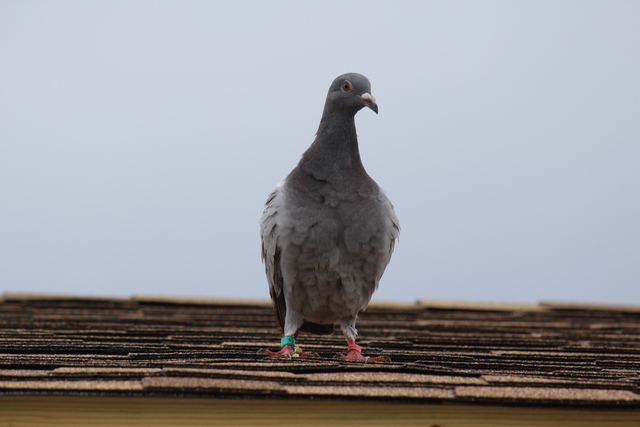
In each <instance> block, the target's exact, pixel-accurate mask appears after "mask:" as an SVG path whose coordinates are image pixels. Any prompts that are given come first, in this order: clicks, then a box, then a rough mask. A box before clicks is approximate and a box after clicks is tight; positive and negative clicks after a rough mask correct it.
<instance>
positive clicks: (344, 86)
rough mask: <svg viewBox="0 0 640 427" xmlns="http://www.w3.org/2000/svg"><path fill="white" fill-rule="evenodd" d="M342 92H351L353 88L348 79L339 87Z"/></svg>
mask: <svg viewBox="0 0 640 427" xmlns="http://www.w3.org/2000/svg"><path fill="white" fill-rule="evenodd" d="M341 89H342V91H343V92H351V90H353V85H352V84H351V82H350V81H349V80H345V81H344V82H343V83H342V87H341Z"/></svg>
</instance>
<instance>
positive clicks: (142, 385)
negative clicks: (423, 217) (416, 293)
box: [0, 294, 640, 408]
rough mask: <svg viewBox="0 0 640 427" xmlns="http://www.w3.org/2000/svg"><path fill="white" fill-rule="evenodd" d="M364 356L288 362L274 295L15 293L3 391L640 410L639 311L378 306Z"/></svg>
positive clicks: (318, 339) (319, 341)
mask: <svg viewBox="0 0 640 427" xmlns="http://www.w3.org/2000/svg"><path fill="white" fill-rule="evenodd" d="M358 329H359V332H360V335H359V337H360V339H359V344H360V345H362V346H363V354H365V355H379V354H382V355H386V356H389V357H390V358H391V360H392V362H391V363H375V364H373V363H369V364H364V363H357V362H345V361H341V360H335V359H334V358H333V356H334V355H335V354H336V353H344V351H345V350H346V344H345V342H344V339H343V338H342V336H340V334H336V335H334V336H313V335H306V334H301V335H300V336H299V337H298V340H297V341H298V343H299V344H300V345H301V346H302V347H303V348H304V349H305V350H312V351H315V352H317V353H319V354H320V357H318V358H293V359H275V358H270V357H268V356H265V355H264V354H262V353H260V350H261V349H264V348H270V349H272V350H273V349H277V348H278V347H279V342H280V330H279V329H278V328H277V326H276V321H275V318H274V315H273V310H272V308H271V304H270V302H267V301H248V300H247V301H242V300H223V299H196V298H193V299H190V298H170V297H144V296H141V297H132V298H121V299H117V298H82V297H50V296H38V295H16V294H13V295H11V294H6V295H5V296H4V297H3V298H2V300H1V301H0V343H1V347H0V395H12V394H52V395H54V394H55V395H58V394H69V395H72V394H82V395H87V394H89V395H114V396H131V395H135V396H195V397H250V398H271V399H337V400H350V399H356V400H374V401H376V400H383V401H399V402H407V401H409V402H438V403H440V402H444V403H449V402H450V403H464V404H500V405H508V404H517V405H538V406H563V407H582V406H589V407H603V408H607V407H618V408H619V407H628V408H640V307H639V306H605V305H584V304H582V305H579V304H557V303H556V304H554V303H540V304H535V305H526V304H481V303H461V302H435V301H418V302H416V303H412V304H392V303H374V304H371V305H370V307H369V309H368V310H367V311H366V312H364V313H362V314H361V316H360V319H359V321H358Z"/></svg>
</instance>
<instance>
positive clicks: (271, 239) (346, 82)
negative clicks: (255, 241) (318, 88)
mask: <svg viewBox="0 0 640 427" xmlns="http://www.w3.org/2000/svg"><path fill="white" fill-rule="evenodd" d="M363 107H369V108H370V109H372V110H373V111H375V112H376V113H378V105H377V104H376V100H375V98H374V97H373V96H372V95H371V84H370V83H369V80H368V79H367V78H366V77H365V76H363V75H361V74H356V73H348V74H343V75H341V76H339V77H338V78H336V79H335V80H334V81H333V83H332V84H331V87H330V88H329V93H328V94H327V100H326V102H325V106H324V111H323V113H322V119H321V120H320V126H319V128H318V132H317V134H316V139H315V141H314V142H313V144H311V146H310V147H309V148H308V149H307V151H305V152H304V154H303V155H302V159H300V162H299V163H298V165H297V166H296V167H295V168H294V169H293V171H291V173H290V174H289V176H287V178H286V179H285V180H284V181H283V182H281V183H280V184H278V186H276V188H275V189H274V190H273V192H272V193H271V194H270V195H269V197H268V199H267V202H266V207H265V210H264V213H263V214H262V218H261V220H260V235H261V237H262V260H263V261H264V263H265V270H266V273H267V279H268V281H269V293H270V295H271V299H272V300H273V306H274V309H275V313H276V317H277V320H278V323H279V324H280V327H281V328H282V329H283V330H284V337H283V338H282V341H281V345H282V348H281V350H280V351H278V352H271V351H268V350H267V353H268V354H269V355H271V356H292V355H294V354H296V351H297V354H298V355H300V356H311V355H313V353H308V352H301V351H299V350H298V349H297V348H296V345H295V340H294V337H295V336H296V335H297V333H298V332H300V331H303V332H310V333H315V334H331V333H333V325H334V324H335V323H339V324H340V329H341V330H342V333H343V334H344V336H345V338H346V339H347V342H348V348H347V354H346V355H341V356H339V357H340V358H342V359H345V360H358V361H367V360H371V361H383V360H387V358H385V357H377V358H371V359H370V358H367V357H364V356H362V353H361V347H360V346H358V345H357V344H356V343H355V339H356V335H357V330H356V318H357V316H358V313H359V312H360V311H362V310H364V309H365V308H366V307H367V305H368V304H369V300H370V299H371V295H372V294H373V292H374V291H375V290H376V289H377V288H378V282H379V281H380V277H381V276H382V273H383V272H384V270H385V268H386V266H387V264H388V263H389V260H390V259H391V253H392V252H393V247H394V244H395V242H396V240H397V238H398V233H399V230H400V226H399V223H398V218H397V217H396V215H395V213H394V209H393V205H392V204H391V202H390V201H389V199H388V198H387V196H386V195H385V193H384V192H383V191H382V189H381V188H380V187H379V186H378V184H377V183H376V182H375V181H374V180H373V179H372V178H371V177H370V176H369V175H368V174H367V172H366V171H365V169H364V166H363V165H362V161H361V160H360V152H359V150H358V139H357V136H356V125H355V114H356V113H357V112H358V111H359V110H360V109H362V108H363Z"/></svg>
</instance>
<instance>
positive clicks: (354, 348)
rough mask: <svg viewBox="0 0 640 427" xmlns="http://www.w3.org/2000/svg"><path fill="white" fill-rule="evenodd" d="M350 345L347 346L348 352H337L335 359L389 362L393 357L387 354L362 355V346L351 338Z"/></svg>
mask: <svg viewBox="0 0 640 427" xmlns="http://www.w3.org/2000/svg"><path fill="white" fill-rule="evenodd" d="M348 341H349V347H347V354H346V355H344V354H337V355H336V357H335V359H339V360H346V361H350V362H364V363H368V362H373V363H389V362H391V359H390V358H389V357H387V356H376V357H369V356H363V355H362V347H360V346H359V345H358V344H356V342H355V341H354V340H353V339H349V340H348Z"/></svg>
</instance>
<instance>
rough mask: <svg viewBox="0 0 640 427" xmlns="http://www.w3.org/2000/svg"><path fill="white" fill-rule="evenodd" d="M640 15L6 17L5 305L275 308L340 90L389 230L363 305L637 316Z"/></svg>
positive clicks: (595, 9) (638, 5)
mask: <svg viewBox="0 0 640 427" xmlns="http://www.w3.org/2000/svg"><path fill="white" fill-rule="evenodd" d="M638 22H640V2H637V1H619V0H618V1H616V0H609V1H589V0H578V1H544V0H543V1H517V2H514V1H481V2H477V1H456V0H445V1H394V2H380V1H340V2H334V1H322V2H295V1H292V2H285V1H271V2H260V1H255V2H252V1H234V2H215V1H190V0H180V1H162V0H160V1H91V2H86V1H33V0H22V1H7V0H0V203H1V204H0V291H1V292H21V293H23V292H28V293H48V294H51V293H53V294H77V295H100V296H129V295H134V294H154V295H155V294H159V295H181V296H202V297H233V298H252V299H267V298H268V286H267V281H266V278H265V274H264V267H263V265H262V263H261V260H260V238H259V227H258V221H259V219H260V216H261V214H262V210H263V204H264V201H265V199H266V196H267V195H268V193H269V192H270V191H271V190H272V189H273V187H274V186H275V185H276V184H277V183H278V182H279V181H281V180H282V179H283V178H284V177H285V176H286V175H287V174H288V173H289V171H290V170H291V169H292V168H293V167H294V166H295V165H296V163H297V162H298V160H299V158H300V155H301V154H302V152H304V151H305V150H306V148H307V147H308V146H309V144H310V143H311V142H312V141H313V139H314V136H315V132H316V130H317V126H318V123H319V120H320V116H321V113H322V109H323V106H324V100H325V97H326V93H327V90H328V88H329V85H330V83H331V82H332V81H333V79H334V78H335V77H337V76H338V75H340V74H342V73H345V72H359V73H362V74H364V75H366V76H367V77H368V78H369V80H370V81H371V85H372V93H373V95H374V96H375V97H376V99H377V102H378V105H379V108H380V114H379V115H376V114H374V113H373V112H371V111H370V110H368V109H365V110H362V111H360V112H359V113H358V115H357V116H356V126H357V130H358V137H359V142H360V152H361V156H362V160H363V163H364V165H365V168H366V169H367V171H368V173H369V174H370V175H371V176H372V177H373V178H374V179H375V180H376V181H377V182H378V183H379V184H380V185H381V186H382V187H383V188H384V189H385V191H386V193H387V195H388V196H389V198H390V199H391V200H392V202H393V203H394V205H395V207H396V212H397V214H398V217H399V218H400V222H401V226H402V232H401V236H400V241H399V243H398V244H397V245H396V250H395V253H394V255H393V258H392V260H391V263H390V264H389V266H388V268H387V271H386V272H385V275H384V276H383V278H382V280H381V283H380V288H379V290H378V292H377V293H376V294H375V295H374V300H382V301H414V300H416V299H433V300H465V301H503V302H525V303H535V302H538V301H573V302H594V303H616V304H640V78H639V77H638V76H640V25H638Z"/></svg>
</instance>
